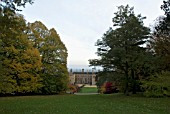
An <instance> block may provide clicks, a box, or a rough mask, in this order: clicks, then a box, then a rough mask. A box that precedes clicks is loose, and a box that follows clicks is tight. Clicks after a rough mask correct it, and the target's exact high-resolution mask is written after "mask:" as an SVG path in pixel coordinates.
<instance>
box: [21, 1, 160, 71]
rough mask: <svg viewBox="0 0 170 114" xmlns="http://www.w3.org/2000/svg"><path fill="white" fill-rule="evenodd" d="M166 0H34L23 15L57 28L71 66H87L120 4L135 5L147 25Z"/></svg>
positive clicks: (94, 55)
mask: <svg viewBox="0 0 170 114" xmlns="http://www.w3.org/2000/svg"><path fill="white" fill-rule="evenodd" d="M162 1H163V0H35V2H34V4H33V5H26V8H25V9H23V11H22V14H23V15H24V16H25V19H26V20H27V21H28V22H34V21H36V20H37V21H41V22H42V23H44V24H45V25H46V26H47V27H48V28H49V29H50V28H55V29H56V31H57V32H58V34H59V35H60V37H61V40H62V41H63V43H64V44H65V45H66V47H67V49H68V67H69V68H80V67H81V68H82V67H84V68H87V67H88V60H89V59H94V58H97V55H96V54H95V52H96V51H97V47H96V46H94V45H95V42H96V41H97V39H100V38H101V37H102V36H103V34H104V33H105V32H106V31H107V30H108V28H109V27H112V18H113V17H114V12H117V6H120V5H127V4H129V5H130V7H132V6H134V8H135V9H134V11H135V14H142V16H146V17H147V19H146V20H145V21H144V23H145V25H146V26H150V25H151V24H153V22H154V20H155V19H156V18H157V17H158V16H160V15H162V14H163V11H161V9H160V5H161V4H162Z"/></svg>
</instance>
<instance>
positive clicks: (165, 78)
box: [142, 72, 170, 97]
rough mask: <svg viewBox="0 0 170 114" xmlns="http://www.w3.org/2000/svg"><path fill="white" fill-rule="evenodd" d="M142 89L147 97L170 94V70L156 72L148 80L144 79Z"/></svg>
mask: <svg viewBox="0 0 170 114" xmlns="http://www.w3.org/2000/svg"><path fill="white" fill-rule="evenodd" d="M142 89H144V96H146V97H164V96H170V72H162V73H161V74H155V75H153V76H151V78H150V79H149V80H147V81H143V85H142Z"/></svg>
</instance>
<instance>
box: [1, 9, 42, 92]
mask: <svg viewBox="0 0 170 114" xmlns="http://www.w3.org/2000/svg"><path fill="white" fill-rule="evenodd" d="M7 23H8V24H7ZM26 29H27V28H26V23H25V20H24V18H23V16H22V15H19V14H15V13H14V12H11V11H10V10H9V9H5V10H4V14H2V13H1V15H0V30H1V31H0V44H1V46H2V47H1V50H0V54H1V57H0V63H1V65H2V67H3V68H2V72H3V73H2V74H0V78H1V81H0V93H3V94H6V93H19V94H20V93H32V92H34V93H35V92H38V90H39V89H40V88H41V87H42V83H41V81H42V80H41V78H40V75H39V74H38V73H39V71H40V69H41V57H40V53H39V51H38V50H37V49H36V48H34V47H33V44H32V42H31V41H29V40H28V36H27V34H26V33H25V31H26Z"/></svg>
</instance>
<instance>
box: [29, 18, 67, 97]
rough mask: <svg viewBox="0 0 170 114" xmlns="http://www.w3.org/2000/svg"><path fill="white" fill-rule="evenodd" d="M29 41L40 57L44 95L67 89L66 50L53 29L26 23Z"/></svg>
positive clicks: (35, 23) (37, 22)
mask: <svg viewBox="0 0 170 114" xmlns="http://www.w3.org/2000/svg"><path fill="white" fill-rule="evenodd" d="M28 27H29V29H28V31H27V34H28V35H29V40H30V41H32V42H33V44H34V47H35V48H37V49H38V50H39V51H40V54H41V57H42V72H41V73H40V75H41V77H42V78H43V85H44V87H43V88H42V92H43V93H44V94H54V93H60V92H62V91H65V90H66V89H67V84H68V71H67V49H66V47H65V45H64V44H63V42H62V41H61V39H60V37H59V35H58V34H57V32H56V30H55V29H50V30H48V29H47V27H46V26H45V25H43V23H41V22H39V21H36V22H34V23H28Z"/></svg>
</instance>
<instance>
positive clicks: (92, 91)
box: [79, 87, 97, 93]
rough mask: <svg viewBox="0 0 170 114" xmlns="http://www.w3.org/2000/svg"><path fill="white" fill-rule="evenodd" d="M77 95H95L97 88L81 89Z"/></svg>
mask: <svg viewBox="0 0 170 114" xmlns="http://www.w3.org/2000/svg"><path fill="white" fill-rule="evenodd" d="M79 93H97V87H83V88H81V91H80V92H79Z"/></svg>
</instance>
